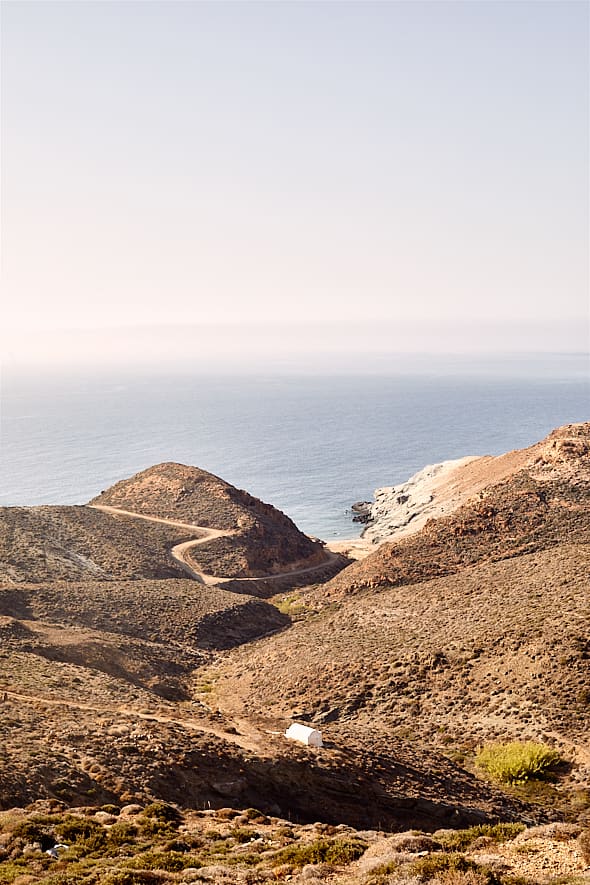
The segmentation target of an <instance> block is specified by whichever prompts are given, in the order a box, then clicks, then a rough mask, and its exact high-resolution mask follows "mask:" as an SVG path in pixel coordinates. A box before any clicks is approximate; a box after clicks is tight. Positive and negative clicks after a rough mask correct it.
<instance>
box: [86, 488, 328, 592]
mask: <svg viewBox="0 0 590 885" xmlns="http://www.w3.org/2000/svg"><path fill="white" fill-rule="evenodd" d="M88 506H89V507H92V508H93V509H94V510H102V511H104V512H105V513H110V514H112V515H113V516H127V517H130V518H131V519H144V520H146V521H147V522H160V523H163V524H164V525H171V526H175V527H176V528H181V529H188V530H189V531H191V532H194V533H196V534H198V536H199V537H197V538H193V539H191V540H190V541H183V542H182V543H181V544H176V546H175V547H173V548H172V549H171V551H170V555H171V557H172V559H173V560H174V561H175V562H176V564H177V565H179V566H180V568H181V569H182V570H183V571H184V572H186V573H187V575H189V576H190V577H191V578H194V579H195V580H196V581H199V582H200V583H201V584H227V583H229V582H230V581H277V580H280V579H281V578H287V577H298V576H299V575H305V574H308V573H309V574H312V573H313V572H320V571H323V570H324V569H325V568H326V566H328V565H330V563H335V562H340V561H341V559H342V558H341V556H339V555H338V554H337V553H332V551H331V550H325V554H326V558H325V560H324V561H323V562H321V563H319V564H318V565H311V566H306V567H305V568H296V569H286V570H285V571H282V572H274V573H273V574H271V575H259V576H258V577H255V578H242V577H233V578H232V577H227V576H224V575H211V574H208V573H207V572H202V571H199V570H197V569H195V568H194V567H193V566H192V565H191V564H190V563H189V562H188V561H187V554H188V551H189V550H192V549H193V547H198V546H199V544H206V543H207V542H208V541H211V540H212V539H213V538H229V537H232V536H233V535H236V534H237V532H235V531H229V530H226V529H211V528H208V527H207V526H203V525H193V524H192V523H188V522H178V521H177V520H175V519H166V518H165V517H163V516H147V515H146V514H145V513H135V512H134V511H132V510H122V509H121V508H120V507H109V506H108V505H107V504H89V505H88Z"/></svg>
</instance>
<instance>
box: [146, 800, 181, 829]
mask: <svg viewBox="0 0 590 885" xmlns="http://www.w3.org/2000/svg"><path fill="white" fill-rule="evenodd" d="M142 814H143V816H144V817H154V818H156V820H159V821H162V823H164V822H166V823H171V824H178V823H180V821H181V820H182V815H181V814H180V812H179V811H178V809H176V808H175V807H174V806H173V805H168V803H167V802H152V803H151V804H150V805H146V807H145V808H144V809H143V812H142Z"/></svg>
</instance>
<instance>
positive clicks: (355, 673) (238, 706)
mask: <svg viewBox="0 0 590 885" xmlns="http://www.w3.org/2000/svg"><path fill="white" fill-rule="evenodd" d="M589 435H590V425H576V426H574V427H568V428H562V429H560V430H559V431H556V432H555V433H553V434H551V436H550V437H548V439H547V440H546V441H544V442H543V443H542V444H539V446H537V447H532V448H531V449H530V450H527V452H526V453H525V454H523V453H512V455H511V461H510V463H511V464H512V468H511V470H508V469H506V467H507V463H508V462H507V461H505V462H504V467H503V468H502V470H499V469H498V465H497V464H495V462H493V461H491V462H489V463H490V464H491V465H492V469H491V472H490V473H489V479H490V482H489V483H488V484H487V485H486V484H485V483H484V484H483V485H481V483H482V482H483V480H484V474H483V472H482V471H483V469H484V467H485V465H484V464H483V463H481V464H480V468H479V469H480V476H479V479H478V483H480V485H478V487H477V490H476V493H475V495H474V496H473V497H471V498H470V499H469V498H468V499H462V501H461V502H460V503H458V504H457V507H456V508H455V509H454V510H453V512H451V513H448V514H447V515H445V516H443V517H442V518H438V519H432V520H431V521H430V522H428V523H427V524H426V525H425V526H424V527H423V528H422V529H421V530H420V531H418V532H417V533H415V534H414V535H412V536H408V537H405V538H403V539H402V540H400V541H399V542H397V543H393V544H392V543H388V544H384V545H383V546H382V547H380V548H379V549H378V550H377V551H376V552H375V553H373V554H372V555H370V556H368V557H367V558H366V559H365V560H363V561H361V562H357V563H354V564H352V565H349V566H348V567H347V568H344V569H342V565H343V564H344V562H343V560H341V559H331V558H330V557H329V555H328V554H327V553H326V552H325V551H324V549H323V547H322V545H321V544H318V543H317V542H313V541H312V540H311V539H309V538H306V537H305V536H304V535H302V534H301V533H300V532H298V530H297V529H296V527H295V526H294V525H293V523H291V521H290V520H288V519H287V517H285V516H283V514H280V513H279V512H278V511H275V510H274V508H272V507H270V506H269V505H265V504H262V502H257V501H256V499H254V498H251V497H250V496H249V495H247V493H245V492H240V491H239V490H237V489H233V487H231V486H229V485H228V484H227V483H224V482H223V481H222V480H219V479H217V478H216V477H211V476H210V475H209V474H205V473H204V472H203V471H198V470H196V469H195V468H185V467H181V466H180V465H170V464H165V465H158V466H157V467H155V468H151V469H150V470H148V471H144V472H143V473H141V474H138V475H137V476H136V477H132V478H131V479H130V480H126V481H124V482H123V483H119V484H117V485H116V486H114V487H113V489H112V490H109V491H107V492H104V493H102V494H101V495H100V496H99V497H98V499H95V501H94V502H92V505H89V506H86V507H69V508H52V507H41V508H5V509H4V510H3V511H2V512H1V513H0V544H1V545H2V547H1V550H2V566H1V571H0V574H1V575H2V580H1V581H0V699H1V700H0V705H1V708H2V716H1V717H0V742H1V745H2V748H3V755H2V756H1V757H0V807H3V808H5V809H8V808H11V807H12V806H14V805H18V806H25V805H27V804H28V803H31V802H34V801H36V800H39V799H44V800H47V801H49V800H59V802H61V803H64V804H65V805H66V806H76V807H83V808H86V809H88V808H89V807H91V806H93V807H94V808H96V807H97V806H99V807H100V806H102V805H104V804H105V803H107V804H109V805H116V806H117V807H120V806H121V805H123V804H125V803H139V804H140V805H141V806H143V807H145V806H146V805H148V806H149V804H150V803H152V802H153V801H155V800H157V801H165V802H173V803H175V805H176V806H177V810H178V809H182V810H184V811H183V813H184V814H185V817H187V820H188V818H189V817H190V815H191V814H193V813H195V814H196V813H197V812H199V813H201V812H202V813H205V810H207V812H206V813H208V814H213V813H214V811H215V809H217V810H218V812H219V814H221V810H222V809H224V808H226V809H227V808H228V807H230V808H234V809H247V808H248V807H250V808H252V807H254V808H258V809H260V811H261V812H263V815H262V816H271V817H272V816H275V817H282V818H287V819H289V820H292V821H297V822H299V824H305V823H307V824H309V825H310V824H311V823H312V822H318V821H319V822H321V826H324V827H334V828H337V827H341V826H344V825H345V826H347V827H355V828H357V829H360V830H361V832H360V833H356V834H353V835H354V838H360V839H363V838H365V837H364V836H363V832H362V831H366V830H367V828H368V829H370V830H371V831H378V830H385V831H392V830H394V831H395V830H402V829H407V828H409V827H418V828H420V829H421V830H424V831H428V832H431V833H432V832H435V831H438V832H440V830H441V828H448V827H458V826H470V825H478V826H480V825H481V826H484V825H487V824H491V823H493V822H495V821H503V822H514V821H524V822H525V823H527V824H528V825H531V824H533V823H535V822H537V823H541V822H543V821H546V820H549V819H559V818H566V819H567V820H569V821H570V822H576V825H577V826H578V829H579V826H582V825H584V824H585V823H587V822H588V819H589V818H590V812H589V811H588V809H589V808H590V747H589V746H588V738H587V735H588V733H589V724H590V722H589V715H590V646H589V644H588V636H589V635H590V630H589V622H590V617H589V609H588V600H589V598H590V593H589V589H590V588H589V583H588V573H589V566H590V510H589V508H588V503H589V500H588V499H589V494H590V493H589V486H590V475H589V448H588V441H589ZM533 450H534V451H533ZM471 463H476V462H471ZM494 465H495V466H494ZM467 466H469V465H467ZM103 508H104V509H103ZM263 566H264V568H265V569H266V571H264V572H263V576H261V575H260V574H258V575H257V574H256V573H257V572H261V571H262V569H263ZM331 569H333V570H336V569H340V572H339V574H337V575H336V576H335V577H333V578H332V579H331V580H329V581H328V582H327V583H324V584H320V583H317V581H318V577H320V576H321V575H322V574H324V570H326V571H328V573H329V572H330V570H331ZM232 570H233V572H234V573H233V575H232ZM281 570H284V577H280V575H281V574H282V571H281ZM187 572H188V574H192V575H194V577H195V578H196V580H188V579H187ZM332 574H333V572H332ZM269 575H270V576H271V577H268V576H269ZM228 577H229V578H230V580H227V579H228ZM275 578H276V580H275ZM310 580H313V581H314V582H315V583H313V584H310V583H307V586H303V587H300V589H298V590H297V589H293V587H291V589H290V590H289V592H288V593H287V592H285V591H284V590H283V585H282V582H283V581H292V582H293V584H296V585H297V584H298V585H301V584H306V582H309V581H310ZM234 590H238V591H239V592H238V593H236V592H232V591H234ZM248 590H250V591H251V593H254V594H258V595H267V596H269V597H271V599H270V601H268V602H267V601H263V600H262V599H260V598H255V597H254V596H253V595H249V594H248ZM278 591H281V592H278ZM273 593H275V594H276V595H275V596H272V594H273ZM293 720H296V721H302V722H308V723H311V724H314V725H316V726H319V727H320V728H321V729H322V732H323V736H324V747H323V748H322V749H321V750H314V749H310V748H307V747H304V746H301V745H297V744H294V743H292V742H289V741H286V740H285V738H284V737H283V732H284V730H285V728H286V727H287V726H288V725H289V724H290V722H292V721H293ZM527 739H534V740H537V741H541V742H543V743H545V744H547V745H549V746H551V747H554V748H556V749H557V750H558V752H559V754H560V756H561V759H562V762H561V765H560V767H559V768H558V770H557V772H556V775H555V776H556V778H557V779H556V781H555V782H553V783H551V782H540V783H538V782H532V783H531V784H528V785H524V786H518V785H516V786H506V785H502V784H498V783H495V782H493V781H492V780H491V778H490V777H489V776H488V775H487V774H486V773H485V772H484V771H483V770H482V769H481V768H480V767H478V765H477V760H476V755H477V750H478V747H479V746H480V745H482V744H486V743H488V742H490V741H499V742H506V741H510V740H519V741H522V740H527ZM60 807H61V806H60ZM209 810H210V811H209ZM80 813H81V814H85V815H86V816H88V815H89V814H90V815H92V814H94V812H92V811H90V812H88V814H87V812H80ZM109 813H110V812H109ZM178 813H180V812H178ZM21 814H22V813H21ZM233 814H234V812H232V813H231V815H233ZM231 815H230V814H228V817H227V818H226V819H227V820H231V819H233V817H232V816H231ZM10 820H12V818H10ZM216 820H217V822H218V825H219V826H221V824H220V823H219V821H220V820H221V818H216ZM277 826H280V824H277ZM318 826H319V825H318ZM269 832H270V831H269ZM318 832H319V830H318ZM326 832H327V831H326ZM478 832H480V834H481V833H483V832H484V831H483V830H480V831H478ZM485 832H486V833H489V832H491V830H489V829H488V830H485ZM103 835H104V834H103ZM570 835H571V834H570ZM11 838H12V837H11ZM105 838H107V837H106V836H105ZM174 838H176V837H174ZM224 838H227V840H230V841H227V850H228V852H229V853H230V854H231V855H232V857H233V854H232V853H233V850H234V848H233V842H231V837H230V836H227V837H224ZM268 838H271V836H269V837H268ZM273 838H274V837H273ZM380 838H381V837H380V836H379V835H378V833H376V832H375V835H374V836H371V837H368V836H367V837H366V839H367V840H368V842H369V843H371V844H373V842H375V843H376V842H378V841H379V839H380ZM437 838H438V837H437ZM441 838H442V837H441ZM568 838H569V837H568ZM172 840H173V836H172V835H170V839H169V841H170V842H171V841H172ZM177 841H178V840H177ZM2 844H4V843H2V841H1V839H0V878H1V876H3V875H4V872H3V861H2V859H1V850H2ZM7 844H8V843H7ZM9 844H12V843H11V842H9ZM422 844H423V845H426V843H422ZM428 845H429V846H430V847H428V848H426V849H425V850H427V851H429V852H434V851H435V849H434V848H433V847H432V844H431V843H428ZM142 850H143V849H142ZM171 850H173V851H176V849H171ZM179 850H180V849H179ZM183 850H184V849H183ZM375 850H377V849H375ZM437 850H438V849H437ZM547 850H548V849H547ZM20 851H21V854H22V852H23V851H24V849H23V848H22V846H21V849H20ZM524 851H525V849H523V852H524ZM181 853H182V852H181ZM516 853H518V852H516ZM18 856H19V857H20V856H21V855H18ZM215 856H216V858H217V860H219V858H218V857H217V854H216V855H215ZM302 856H303V855H302ZM204 858H205V854H203V858H201V859H199V858H196V859H195V858H193V860H194V861H195V863H199V864H200V863H205V859H204ZM398 861H399V858H398V859H396V861H395V863H396V864H398ZM7 862H8V861H7ZM250 862H251V864H252V865H254V866H256V865H257V863H258V862H257V861H256V863H255V861H254V860H253V859H251V861H250ZM441 862H442V861H441ZM232 864H234V867H235V869H239V871H240V872H239V876H238V874H237V873H236V877H235V878H234V879H232V873H231V872H230V873H228V874H227V875H228V878H227V881H242V880H243V881H246V880H247V877H246V872H244V871H243V870H242V868H241V867H240V866H239V864H240V861H238V860H237V858H234V860H232ZM408 864H410V861H408ZM230 866H231V864H230ZM181 868H182V867H177V868H176V869H177V870H180V869H181ZM39 869H41V868H39ZM64 869H65V867H64ZM412 869H413V868H410V866H404V863H401V866H400V867H399V870H400V871H401V872H400V874H399V876H398V874H397V872H395V870H397V866H396V867H395V869H394V868H392V870H390V872H389V873H387V875H386V874H383V875H384V876H385V875H386V877H385V878H384V879H383V880H382V881H387V882H389V881H392V882H393V881H399V882H402V881H406V880H404V879H403V876H406V873H407V876H410V877H411V876H413V879H412V878H410V879H409V880H408V881H412V882H413V881H415V880H416V877H417V876H418V873H414V872H412ZM572 869H573V867H572ZM286 870H290V871H289V872H287V871H286ZM242 872H243V873H244V877H246V878H244V877H242ZM472 872H473V871H472ZM259 873H260V876H263V870H262V867H261V868H260V870H259V869H258V867H257V870H256V873H255V874H254V873H253V874H252V877H251V879H250V880H249V881H257V879H256V876H258V875H259ZM312 873H313V875H316V873H315V872H314V871H312ZM312 873H309V875H308V877H307V878H309V879H310V881H313V877H312ZM361 873H362V876H361ZM365 873H367V870H366V869H365V868H363V870H360V868H354V870H352V871H349V872H346V871H339V870H336V871H335V872H333V874H332V873H330V872H326V876H325V878H324V879H320V881H323V880H325V881H334V882H337V881H340V879H339V878H338V877H339V876H340V875H341V874H342V875H343V876H344V878H343V879H342V881H350V882H355V881H365V878H366V877H365ZM268 874H269V876H271V877H273V878H277V875H278V877H279V878H281V876H282V875H283V874H284V875H285V876H286V875H287V874H288V875H298V873H297V869H295V870H293V869H291V868H289V867H288V865H286V866H285V869H284V870H283V872H282V873H280V874H277V873H276V870H275V868H274V866H273V863H271V864H270V868H269V870H268ZM7 875H8V874H7ZM11 875H12V874H11ZM117 875H119V874H118V873H117ZM121 875H122V876H123V879H119V880H117V879H116V880H115V881H116V882H118V881H123V882H127V881H128V879H126V878H125V876H128V874H127V873H122V874H121ZM141 875H143V876H144V879H138V880H137V881H158V882H159V881H162V882H164V881H172V880H173V877H172V871H170V870H169V871H168V872H161V871H160V872H157V873H156V874H154V875H155V878H152V879H150V878H149V877H148V878H147V879H146V878H145V875H146V874H145V873H142V874H141ZM212 875H213V879H210V880H211V881H217V880H216V879H215V877H214V874H212ZM225 875H226V874H225V872H224V876H225ZM264 875H266V874H264ZM302 875H303V874H302ZM368 875H369V874H368V873H367V876H368ZM477 875H478V876H480V874H479V873H478V874H477ZM483 875H484V874H483V873H482V874H481V876H483ZM486 875H488V874H487V873H486ZM493 875H496V873H494V874H493ZM498 875H499V874H498ZM166 876H168V878H166ZM355 876H356V877H357V878H355ZM400 876H402V878H400ZM407 876H406V879H407ZM473 876H475V873H473ZM473 876H472V877H471V879H469V878H467V879H464V880H462V879H457V880H456V881H457V883H460V885H468V883H469V885H472V883H473V882H475V883H476V885H480V882H481V883H487V885H490V883H492V882H493V883H496V885H498V883H501V885H504V882H503V880H501V879H500V878H498V876H496V879H494V878H490V876H492V873H490V874H489V876H488V878H487V879H485V878H481V876H480V878H475V879H474V878H473ZM158 877H159V878H158ZM347 877H348V878H347ZM363 877H365V878H363ZM387 877H389V878H387ZM392 877H393V878H392ZM396 877H397V878H396ZM13 878H14V877H13ZM2 881H8V882H11V881H13V879H11V878H10V877H8V878H6V877H5V878H4V879H3V880H2ZM33 881H34V880H33ZM56 881H57V880H56ZM63 881H64V883H65V882H66V881H68V880H67V879H64V880H63ZM72 881H76V880H72ZM98 881H100V880H98ZM105 881H106V880H105ZM131 881H133V882H135V880H131ZM204 881H207V879H206V878H205V879H204ZM219 881H223V879H219ZM261 881H264V877H263V878H262V879H261ZM366 881H367V882H369V881H371V879H370V877H369V878H366ZM379 881H381V880H379ZM418 881H433V882H434V881H438V880H437V879H436V878H435V877H434V873H433V875H432V876H431V878H430V879H427V878H424V877H423V878H422V879H420V877H419V876H418ZM440 881H441V882H442V881H444V883H445V885H450V882H451V880H450V879H449V880H448V882H447V879H441V880H440ZM509 881H510V880H509V879H506V882H507V883H508V882H509ZM515 881H516V880H515ZM541 881H543V882H545V881H547V882H549V881H551V880H550V878H549V877H548V876H546V877H544V878H543V879H541V878H539V876H537V879H535V878H534V877H533V878H531V877H530V876H529V878H526V877H525V879H524V882H525V883H526V885H539V883H540V882H541ZM555 881H558V880H555ZM453 882H455V880H453ZM511 885H514V881H512V882H511Z"/></svg>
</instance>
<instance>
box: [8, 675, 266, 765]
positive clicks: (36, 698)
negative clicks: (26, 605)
mask: <svg viewBox="0 0 590 885" xmlns="http://www.w3.org/2000/svg"><path fill="white" fill-rule="evenodd" d="M0 695H2V696H4V699H5V700H8V699H12V700H16V701H22V702H23V703H27V704H31V705H33V706H36V705H46V706H49V707H67V708H68V709H70V710H83V711H86V712H91V713H100V714H102V715H103V716H114V717H121V716H127V717H130V718H132V719H135V720H137V719H141V720H144V721H147V722H160V723H162V724H164V725H176V726H178V727H180V728H184V729H186V730H187V731H198V732H201V733H202V734H211V735H215V737H218V738H221V739H222V740H224V741H227V742H229V743H231V744H236V745H237V746H238V747H241V748H242V749H243V750H250V751H252V752H255V753H257V754H261V753H263V751H264V744H265V740H266V739H265V737H264V735H263V734H262V733H261V732H258V731H257V729H255V728H253V727H252V726H251V725H250V723H248V734H242V733H238V732H237V731H235V730H234V731H231V732H228V731H226V730H225V729H224V728H222V727H221V726H220V727H218V728H215V727H214V726H212V725H210V724H209V723H208V722H207V723H206V722H203V721H202V720H201V719H193V718H186V717H180V716H163V715H162V714H160V713H142V712H140V711H139V710H134V709H133V708H132V707H109V706H106V705H104V704H102V705H99V704H82V703H78V702H77V701H71V700H63V699H61V698H50V697H45V696H44V695H36V694H34V695H31V694H21V693H20V692H16V691H11V690H10V689H7V688H0ZM239 724H240V726H241V727H243V725H244V720H240V722H239Z"/></svg>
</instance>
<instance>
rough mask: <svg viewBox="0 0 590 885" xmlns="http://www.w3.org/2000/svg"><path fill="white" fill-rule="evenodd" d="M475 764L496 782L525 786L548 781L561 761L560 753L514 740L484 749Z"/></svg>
mask: <svg viewBox="0 0 590 885" xmlns="http://www.w3.org/2000/svg"><path fill="white" fill-rule="evenodd" d="M475 761H476V764H477V765H479V767H480V768H483V769H484V770H485V771H487V772H488V774H489V775H490V776H491V777H492V778H494V779H495V780H498V781H500V782H501V783H505V784H524V783H526V782H527V781H529V780H542V779H543V778H546V777H547V776H548V775H549V774H550V773H551V771H552V770H553V769H554V768H555V767H556V765H558V764H559V762H561V757H560V755H559V753H558V752H557V750H553V749H552V748H551V747H548V746H547V745H546V744H538V743H535V742H534V741H526V742H521V741H512V742H511V743H508V744H490V745H489V746H487V747H482V748H481V749H480V750H479V752H478V753H477V756H476V759H475Z"/></svg>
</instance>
